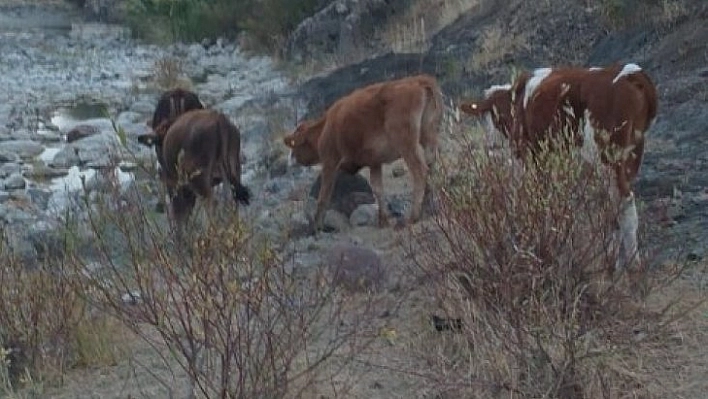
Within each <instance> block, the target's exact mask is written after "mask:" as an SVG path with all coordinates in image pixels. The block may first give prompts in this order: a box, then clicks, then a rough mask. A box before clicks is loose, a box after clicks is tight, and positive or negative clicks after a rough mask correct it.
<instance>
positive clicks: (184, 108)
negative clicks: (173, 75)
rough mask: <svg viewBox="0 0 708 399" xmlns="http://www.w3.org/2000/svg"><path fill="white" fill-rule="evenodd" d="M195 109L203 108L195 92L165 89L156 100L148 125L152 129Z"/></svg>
mask: <svg viewBox="0 0 708 399" xmlns="http://www.w3.org/2000/svg"><path fill="white" fill-rule="evenodd" d="M195 109H204V104H203V103H202V102H201V100H200V99H199V97H198V96H197V94H196V93H193V92H191V91H189V90H185V89H181V88H176V89H171V90H167V91H166V92H164V93H162V95H161V96H160V98H159V99H158V100H157V106H156V107H155V112H153V114H152V122H150V123H148V125H149V126H150V127H151V128H153V129H154V128H155V127H156V126H159V125H160V124H162V123H163V122H165V121H167V120H171V121H174V120H176V119H177V118H178V117H179V116H180V115H182V114H183V113H185V112H188V111H191V110H195Z"/></svg>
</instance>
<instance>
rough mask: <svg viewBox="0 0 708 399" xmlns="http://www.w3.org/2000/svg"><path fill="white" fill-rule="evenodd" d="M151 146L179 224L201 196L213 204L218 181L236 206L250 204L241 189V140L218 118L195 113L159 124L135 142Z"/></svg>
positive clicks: (206, 112)
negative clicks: (227, 185)
mask: <svg viewBox="0 0 708 399" xmlns="http://www.w3.org/2000/svg"><path fill="white" fill-rule="evenodd" d="M138 141H139V142H140V143H141V144H144V145H146V146H155V150H156V153H157V160H158V162H159V163H160V167H161V170H162V173H161V174H160V178H161V179H162V181H163V182H164V183H165V185H166V186H167V190H168V194H169V196H170V199H171V213H172V215H173V217H174V218H175V219H176V220H177V221H182V220H184V219H185V218H186V217H187V216H189V214H190V213H191V211H192V209H193V208H194V205H195V203H196V196H197V195H199V196H201V197H202V198H204V199H206V200H207V201H212V200H213V195H212V187H213V186H216V185H218V184H219V183H221V182H222V181H224V180H225V181H227V182H228V183H229V185H230V186H231V192H232V195H233V198H234V201H236V202H237V203H239V202H240V203H242V204H246V205H248V203H249V199H250V193H249V191H248V189H247V188H246V187H245V186H243V185H242V184H241V135H240V132H239V130H238V128H237V127H236V126H234V124H233V123H231V121H229V119H228V118H227V117H226V116H225V115H224V114H222V113H220V112H217V111H213V110H194V111H189V112H186V113H185V114H183V115H181V116H179V117H178V118H177V120H175V121H174V123H172V124H171V125H170V126H168V124H167V123H162V124H160V125H159V126H158V128H157V130H156V131H155V132H153V133H148V134H144V135H141V136H139V137H138Z"/></svg>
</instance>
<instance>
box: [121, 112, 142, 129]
mask: <svg viewBox="0 0 708 399" xmlns="http://www.w3.org/2000/svg"><path fill="white" fill-rule="evenodd" d="M147 120H148V117H147V116H146V115H145V114H141V113H138V112H135V111H125V112H121V113H120V115H118V117H117V118H116V123H117V124H118V125H119V126H124V125H128V124H134V123H139V124H142V125H143V126H146V127H147V125H145V122H146V121H147Z"/></svg>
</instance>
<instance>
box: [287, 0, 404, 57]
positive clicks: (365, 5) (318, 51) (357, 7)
mask: <svg viewBox="0 0 708 399" xmlns="http://www.w3.org/2000/svg"><path fill="white" fill-rule="evenodd" d="M409 3H411V1H410V0H337V1H334V2H332V3H331V4H329V5H328V6H326V7H324V8H323V9H322V10H320V11H319V12H317V13H316V14H315V15H313V16H311V17H309V18H306V19H305V20H304V21H302V22H301V23H300V25H298V27H297V28H296V29H295V30H294V31H293V33H292V34H290V36H289V37H288V40H287V42H286V43H285V49H284V52H285V55H286V57H287V58H288V59H291V60H294V61H296V62H302V61H303V60H311V59H319V58H322V56H323V55H325V54H347V53H352V52H353V51H354V50H355V49H367V50H371V49H372V47H374V43H373V42H372V39H373V38H374V37H373V34H374V33H375V32H376V28H377V27H381V26H385V25H386V22H387V21H388V20H389V18H390V17H391V16H393V15H398V14H401V13H402V12H403V11H405V9H406V7H407V6H408V5H409Z"/></svg>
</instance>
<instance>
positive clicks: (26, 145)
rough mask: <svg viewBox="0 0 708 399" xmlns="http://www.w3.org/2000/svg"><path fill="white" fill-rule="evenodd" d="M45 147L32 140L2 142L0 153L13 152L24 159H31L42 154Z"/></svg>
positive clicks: (0, 143)
mask: <svg viewBox="0 0 708 399" xmlns="http://www.w3.org/2000/svg"><path fill="white" fill-rule="evenodd" d="M42 151H44V146H43V145H41V144H39V143H37V142H35V141H31V140H14V141H3V142H0V152H11V153H14V154H17V156H18V157H20V158H22V159H31V158H34V157H36V156H37V155H39V154H41V153H42Z"/></svg>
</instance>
